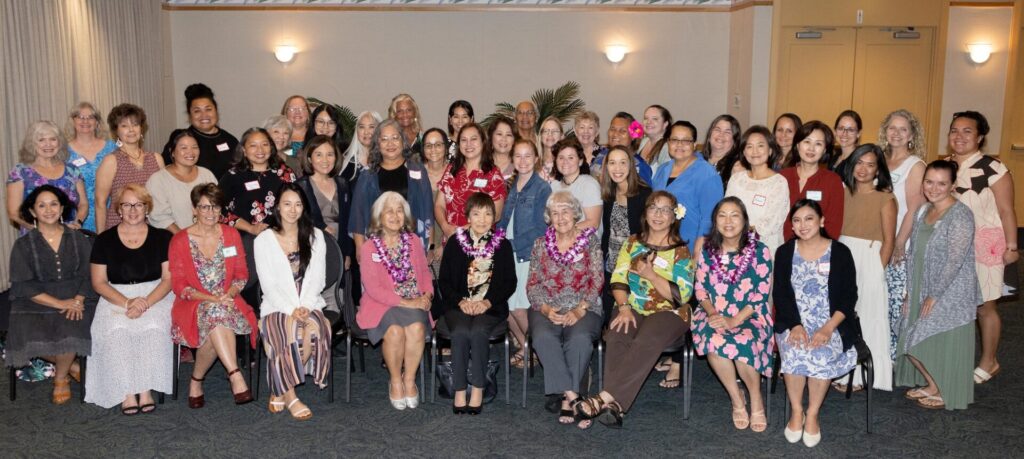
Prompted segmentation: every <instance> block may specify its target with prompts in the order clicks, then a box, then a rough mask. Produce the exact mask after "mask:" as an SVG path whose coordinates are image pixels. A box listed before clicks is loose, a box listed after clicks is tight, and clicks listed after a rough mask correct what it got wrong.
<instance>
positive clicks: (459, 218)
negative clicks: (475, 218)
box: [434, 123, 508, 241]
mask: <svg viewBox="0 0 1024 459" xmlns="http://www.w3.org/2000/svg"><path fill="white" fill-rule="evenodd" d="M486 142H487V137H485V136H484V133H483V131H481V130H480V126H478V125H476V124H473V123H470V124H467V125H465V126H463V127H462V130H461V131H459V154H457V155H455V159H453V160H452V163H451V165H449V166H448V170H447V171H445V173H444V177H442V178H441V181H440V182H438V184H437V189H438V191H439V193H438V194H437V198H435V199H434V217H435V218H436V219H437V223H438V225H440V226H441V231H442V233H444V237H443V239H444V240H445V241H447V240H448V238H450V237H451V235H452V234H454V233H455V229H456V228H459V227H462V226H466V223H467V220H466V203H467V202H468V200H469V197H470V196H471V195H472V194H474V193H476V192H484V193H486V194H487V195H488V196H490V197H491V200H492V201H493V202H494V206H495V208H496V210H497V212H501V210H502V209H501V207H502V205H503V204H504V203H505V198H506V197H507V196H508V190H507V189H506V187H505V177H504V176H503V175H502V173H501V170H499V169H498V168H497V167H495V166H494V161H493V159H492V158H491V151H490V148H486V147H484V145H485V144H486ZM496 215H500V214H496Z"/></svg>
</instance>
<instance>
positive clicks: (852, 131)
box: [836, 126, 857, 134]
mask: <svg viewBox="0 0 1024 459" xmlns="http://www.w3.org/2000/svg"><path fill="white" fill-rule="evenodd" d="M836 132H839V133H843V134H856V133H857V128H854V127H846V126H839V127H837V128H836Z"/></svg>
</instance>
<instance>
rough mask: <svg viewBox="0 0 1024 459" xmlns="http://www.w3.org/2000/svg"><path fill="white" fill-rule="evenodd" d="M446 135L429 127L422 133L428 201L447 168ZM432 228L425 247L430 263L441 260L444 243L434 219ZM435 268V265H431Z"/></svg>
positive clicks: (435, 194) (438, 187)
mask: <svg viewBox="0 0 1024 459" xmlns="http://www.w3.org/2000/svg"><path fill="white" fill-rule="evenodd" d="M449 143H450V142H449V140H448V136H447V135H445V133H444V131H442V130H441V129H440V128H430V129H427V132H425V133H423V152H422V153H421V154H420V159H422V160H423V168H424V169H426V170H427V177H429V178H430V202H435V201H436V200H437V192H438V190H440V183H441V179H442V178H444V172H445V171H446V170H447V169H448V153H447V152H448V145H449ZM434 222H435V223H434V229H433V231H432V232H431V233H430V244H429V246H428V247H427V260H429V261H430V263H431V265H433V264H436V263H440V262H441V246H443V245H444V239H443V238H442V232H441V226H440V225H438V224H437V220H436V219H435V220H434ZM432 267H433V268H436V266H432Z"/></svg>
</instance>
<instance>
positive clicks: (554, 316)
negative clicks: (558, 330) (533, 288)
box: [542, 304, 565, 325]
mask: <svg viewBox="0 0 1024 459" xmlns="http://www.w3.org/2000/svg"><path fill="white" fill-rule="evenodd" d="M542 309H544V310H546V311H547V312H546V313H544V317H547V318H548V320H550V321H551V323H553V324H555V325H562V324H563V323H564V322H565V314H560V313H559V312H558V310H556V309H555V308H552V307H551V306H548V305H546V304H545V305H544V306H542Z"/></svg>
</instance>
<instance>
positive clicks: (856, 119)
mask: <svg viewBox="0 0 1024 459" xmlns="http://www.w3.org/2000/svg"><path fill="white" fill-rule="evenodd" d="M843 118H850V119H852V120H853V124H856V125H857V130H858V131H861V130H863V129H864V122H863V121H861V119H860V113H857V112H856V111H854V110H843V111H842V112H841V113H839V116H837V117H836V122H835V124H833V125H832V127H833V128H834V129H839V121H841V120H842V119H843Z"/></svg>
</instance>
